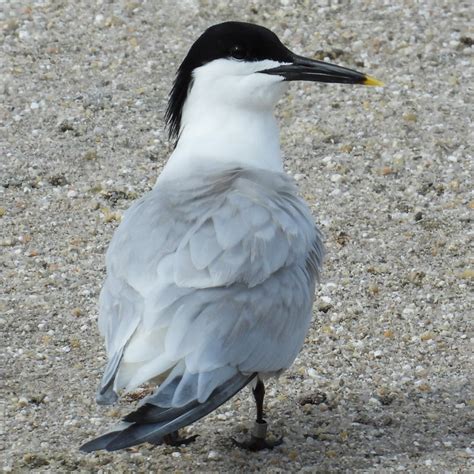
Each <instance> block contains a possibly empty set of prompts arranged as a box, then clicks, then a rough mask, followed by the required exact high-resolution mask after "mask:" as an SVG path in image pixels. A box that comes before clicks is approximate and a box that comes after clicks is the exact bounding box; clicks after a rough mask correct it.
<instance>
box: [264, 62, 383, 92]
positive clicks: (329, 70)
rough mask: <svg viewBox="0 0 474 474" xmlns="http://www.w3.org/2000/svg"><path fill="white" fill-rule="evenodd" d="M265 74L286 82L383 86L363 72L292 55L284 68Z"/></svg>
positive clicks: (268, 71)
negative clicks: (281, 78)
mask: <svg viewBox="0 0 474 474" xmlns="http://www.w3.org/2000/svg"><path fill="white" fill-rule="evenodd" d="M260 72H261V73H263V74H272V75H277V76H282V77H283V78H284V79H285V81H315V82H338V83H342V84H363V85H365V86H383V85H384V84H383V82H380V81H379V80H377V79H375V78H374V77H371V76H368V75H367V74H364V73H362V72H358V71H354V70H353V69H348V68H346V67H342V66H336V65H335V64H330V63H326V62H324V61H316V60H314V59H308V58H304V57H303V56H298V55H296V54H293V55H292V62H291V63H290V64H285V65H283V66H278V67H275V68H272V69H265V70H263V71H260Z"/></svg>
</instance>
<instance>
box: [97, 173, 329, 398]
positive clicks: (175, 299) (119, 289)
mask: <svg viewBox="0 0 474 474" xmlns="http://www.w3.org/2000/svg"><path fill="white" fill-rule="evenodd" d="M322 255H323V247H322V243H321V238H320V235H319V233H318V232H317V230H316V229H315V227H314V224H313V222H312V218H311V214H310V212H309V209H308V208H307V206H306V205H305V204H304V202H303V201H302V200H301V199H300V198H299V197H298V195H297V192H296V189H295V186H294V184H293V182H292V180H291V178H289V177H288V176H286V175H284V174H282V173H273V172H268V171H264V170H257V169H255V170H242V169H234V170H230V171H229V170H228V171H218V172H217V171H216V172H215V173H203V175H200V176H196V177H195V178H194V179H190V180H189V181H188V182H186V183H184V184H183V183H177V182H166V181H164V182H162V183H160V186H159V187H158V188H155V189H154V190H153V191H151V192H150V193H149V194H147V195H145V196H144V197H143V198H142V199H141V200H139V201H138V202H137V203H136V204H134V205H133V206H132V207H131V208H130V209H129V210H128V211H127V212H126V213H125V216H124V220H123V222H122V224H121V225H120V226H119V229H118V230H117V232H116V234H115V235H114V238H113V240H112V242H111V245H110V248H109V251H108V253H107V271H108V277H107V281H106V284H105V286H104V290H103V295H104V296H103V298H102V299H103V304H102V305H101V311H100V319H99V324H100V328H101V332H102V334H103V335H104V336H105V339H106V345H107V350H108V354H109V358H110V361H111V362H110V363H109V365H110V367H109V369H108V370H106V374H107V377H105V376H104V379H103V382H102V386H101V390H108V389H110V387H111V384H112V382H113V388H114V390H115V391H117V390H119V389H121V388H126V389H127V390H130V389H131V388H133V387H135V386H137V385H139V384H141V383H143V382H145V381H147V380H150V379H153V378H154V377H157V376H160V374H161V375H163V374H164V376H166V374H167V373H168V375H167V378H166V380H165V382H164V383H162V385H161V386H160V387H159V388H158V390H157V397H158V398H159V396H160V393H161V394H167V395H166V396H164V395H163V397H164V398H163V400H167V403H170V404H171V405H170V406H171V407H172V406H175V405H176V406H177V405H182V404H187V403H188V402H189V400H191V399H193V397H194V398H195V399H199V400H205V397H206V396H208V395H209V394H210V393H211V392H210V390H211V389H210V387H211V388H212V387H214V388H213V389H215V388H218V387H219V386H220V385H219V384H222V383H224V382H225V380H223V377H224V376H223V374H225V376H228V375H229V374H230V373H231V372H232V373H236V371H237V372H240V373H249V374H250V373H254V372H268V373H273V372H278V371H281V370H283V369H285V368H287V367H288V366H289V365H290V364H291V363H292V361H293V360H294V358H295V357H296V354H297V353H298V351H299V349H300V347H301V345H302V343H303V339H304V336H305V334H306V331H307V328H308V325H309V321H310V318H311V304H312V299H313V292H314V285H315V281H316V280H317V278H318V273H319V270H320V267H321V262H322ZM117 354H119V355H117ZM117 360H118V362H117ZM178 375H179V377H181V379H180V384H179V385H174V384H173V383H172V382H173V380H174V379H173V377H174V378H176V376H178ZM224 378H225V377H224ZM104 387H107V388H104Z"/></svg>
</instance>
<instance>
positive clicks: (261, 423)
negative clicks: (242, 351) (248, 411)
mask: <svg viewBox="0 0 474 474" xmlns="http://www.w3.org/2000/svg"><path fill="white" fill-rule="evenodd" d="M252 392H253V396H254V398H255V405H256V407H257V419H256V420H255V423H254V425H253V427H252V431H251V433H250V440H248V441H244V442H239V441H236V440H235V439H233V438H232V441H233V442H234V444H235V445H237V446H238V447H239V448H242V449H248V450H249V451H261V450H262V449H273V448H274V447H275V446H278V445H280V444H281V443H283V437H281V438H279V439H277V440H276V441H267V440H266V436H267V426H268V425H267V422H266V421H265V420H264V419H263V399H264V397H265V385H263V382H262V381H261V380H258V381H257V385H256V386H255V388H254V389H253V390H252Z"/></svg>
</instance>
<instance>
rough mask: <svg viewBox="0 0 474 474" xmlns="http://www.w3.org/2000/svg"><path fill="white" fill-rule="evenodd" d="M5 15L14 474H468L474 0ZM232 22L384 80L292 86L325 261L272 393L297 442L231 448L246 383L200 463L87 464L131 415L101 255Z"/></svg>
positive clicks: (298, 145)
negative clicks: (213, 30) (193, 65)
mask: <svg viewBox="0 0 474 474" xmlns="http://www.w3.org/2000/svg"><path fill="white" fill-rule="evenodd" d="M175 3H176V4H175ZM415 4H416V5H415ZM0 9H1V13H0V20H1V36H0V38H1V39H0V41H1V59H0V67H1V75H0V124H1V133H0V160H1V170H0V184H1V186H0V199H1V207H0V216H1V217H0V243H1V257H0V258H1V260H0V269H1V289H2V291H1V300H0V309H1V311H0V312H1V316H0V323H1V325H0V328H1V331H2V342H1V348H2V386H1V392H2V393H1V405H2V406H1V407H0V408H1V411H2V415H1V416H2V420H1V421H2V442H3V443H2V447H1V451H0V455H1V458H2V459H1V462H0V465H2V466H3V469H4V471H6V472H32V471H34V472H68V471H76V470H77V471H82V472H132V471H133V472H151V471H181V472H192V471H198V472H208V471H215V472H218V471H219V472H233V471H243V472H251V471H257V470H261V471H264V472H283V471H285V472H286V471H292V472H296V471H305V472H355V471H357V472H373V473H375V472H377V473H378V472H396V471H400V472H405V471H408V472H443V473H445V472H449V473H451V472H453V473H459V472H474V465H473V454H474V446H473V445H472V439H473V422H472V411H473V406H474V398H473V394H472V380H470V376H472V368H473V366H472V347H473V345H472V343H473V333H472V325H471V319H472V314H470V313H469V310H470V309H471V310H472V306H471V305H472V299H470V298H471V296H472V293H471V294H470V293H469V290H470V288H472V287H471V285H472V280H473V277H474V271H473V267H472V260H471V261H469V259H470V258H472V240H471V239H472V228H470V222H471V220H472V210H473V208H474V200H473V199H474V198H473V196H472V194H470V193H471V191H472V149H473V148H472V144H473V143H472V99H473V97H472V71H473V69H472V59H473V37H474V34H473V31H472V29H471V30H469V21H471V26H472V18H473V17H474V8H473V5H472V3H471V2H469V1H452V2H448V1H446V2H442V1H429V0H424V1H422V0H420V1H418V2H413V1H409V0H406V1H402V0H396V1H383V2H382V1H380V2H371V1H368V0H366V1H362V0H354V1H351V2H349V1H339V2H338V1H328V0H327V1H306V0H299V1H293V0H282V1H263V0H262V1H257V0H254V1H242V2H232V1H231V2H227V1H214V0H201V1H198V0H186V1H185V0H182V1H177V2H171V1H160V2H158V1H157V2H152V1H148V2H146V1H115V2H113V1H105V0H104V1H102V0H98V1H89V2H84V1H82V2H72V1H71V2H68V1H61V0H56V1H48V0H42V1H34V0H31V1H28V2H26V1H22V0H17V1H14V0H10V1H9V0H6V1H5V0H3V1H1V2H0ZM228 19H240V20H247V21H251V22H255V23H260V24H263V25H265V26H267V27H270V28H271V29H273V30H274V31H275V32H276V33H277V34H278V35H279V36H280V37H281V38H282V39H283V41H284V42H285V43H286V44H287V45H288V46H289V47H290V48H291V49H293V50H294V51H296V52H298V53H301V54H306V55H308V56H313V57H317V58H328V59H330V60H332V61H333V62H337V63H339V64H342V65H346V66H349V67H354V68H357V69H362V70H364V71H366V72H369V73H371V74H373V75H374V76H376V77H377V78H379V79H381V80H383V81H385V82H386V83H387V87H385V88H384V89H374V88H363V87H349V86H342V85H317V84H294V85H292V87H291V89H290V92H289V94H288V95H287V96H286V98H285V99H284V100H283V101H282V103H281V104H280V106H279V108H278V112H277V113H278V116H279V117H280V120H281V125H282V147H283V150H284V154H285V164H286V167H287V170H288V172H289V173H291V174H293V175H294V177H295V178H296V179H297V181H298V184H299V186H300V189H301V193H302V195H303V196H304V197H305V198H306V199H307V201H308V202H309V204H310V206H311V209H312V211H313V213H314V217H315V220H316V222H317V223H318V224H319V226H320V227H321V229H322V231H323V233H324V235H325V238H326V243H327V248H328V257H327V262H326V266H325V270H324V275H323V281H322V285H321V288H320V289H319V291H318V295H317V300H316V303H315V306H314V323H313V325H312V328H311V331H310V333H309V335H308V338H307V342H306V345H305V347H304V349H303V351H302V352H301V354H300V357H299V358H298V359H297V360H296V362H295V364H294V366H293V367H292V368H291V370H289V371H288V372H287V373H286V374H285V375H283V376H282V377H281V378H280V380H279V381H278V382H272V383H271V384H270V385H269V387H268V395H269V396H268V398H267V411H268V415H267V418H268V419H269V421H270V422H271V423H272V425H271V428H272V431H273V433H275V434H276V435H280V434H281V435H284V444H283V445H282V446H281V447H279V448H277V449H275V450H274V451H273V452H261V453H258V454H249V453H246V452H242V451H241V450H239V449H238V448H235V447H233V446H232V444H231V442H230V437H231V436H237V437H244V436H245V430H246V429H247V427H248V426H250V424H251V420H252V419H253V403H252V400H251V397H250V394H249V391H248V390H245V391H244V392H243V393H241V394H240V395H239V396H237V397H236V398H234V399H233V400H232V401H230V402H229V403H227V404H226V405H225V406H223V407H222V408H221V409H219V410H218V411H217V412H215V413H213V414H212V415H211V416H208V417H207V418H206V419H204V420H202V421H200V422H198V423H196V424H195V425H193V426H192V427H190V429H189V432H190V433H197V434H199V435H200V437H199V438H198V440H197V441H196V442H195V443H194V444H192V445H190V446H188V447H186V448H169V447H157V448H152V447H150V446H146V445H145V446H141V447H138V448H137V449H131V450H128V451H123V452H118V453H98V454H92V455H85V454H82V453H80V452H79V451H78V446H79V445H80V444H81V443H82V442H83V441H85V440H87V439H90V438H91V437H93V436H95V435H97V434H99V433H100V432H102V431H103V430H104V429H105V428H106V427H107V426H108V425H109V424H110V423H111V422H113V421H116V420H117V419H118V417H119V416H120V414H123V413H125V412H126V411H127V410H128V409H129V408H130V403H131V402H130V400H128V401H127V400H125V401H124V402H122V403H121V404H120V406H118V407H117V408H112V409H111V408H100V407H98V406H96V404H95V402H94V392H95V389H96V386H97V383H98V380H99V377H100V374H101V369H102V366H103V365H104V362H105V354H104V350H103V345H102V341H101V339H100V338H99V335H98V331H97V326H96V318H97V307H96V305H97V297H98V293H99V290H100V287H101V282H102V280H103V278H104V252H105V249H106V247H107V245H108V242H109V241H110V238H111V235H112V233H113V231H114V228H115V227H116V226H117V224H118V221H119V219H120V216H121V214H122V213H123V211H124V210H125V209H126V208H127V207H129V206H130V203H131V202H132V200H134V199H135V198H136V197H137V196H140V195H141V194H142V193H143V192H145V191H147V190H149V189H150V188H151V186H152V184H153V183H154V180H155V179H156V176H157V175H158V173H159V172H160V170H161V168H162V166H163V164H164V163H165V161H166V159H167V157H168V155H169V153H170V149H171V146H170V144H169V142H168V140H167V137H166V133H165V130H164V127H163V119H162V117H163V112H164V108H165V106H166V98H167V94H168V91H169V89H170V86H171V82H172V79H173V76H174V73H175V70H176V68H177V66H178V64H179V62H180V61H181V59H182V58H183V57H184V54H185V53H186V52H187V49H188V47H189V46H190V45H191V44H192V42H193V40H194V39H195V38H196V37H197V36H198V35H199V34H200V33H201V32H202V31H203V30H204V29H205V28H206V27H207V26H209V25H211V24H214V23H217V22H220V21H223V20H228ZM470 132H471V135H470ZM470 232H471V233H470ZM470 265H471V266H470ZM132 403H133V402H132Z"/></svg>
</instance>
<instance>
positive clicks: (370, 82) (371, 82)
mask: <svg viewBox="0 0 474 474" xmlns="http://www.w3.org/2000/svg"><path fill="white" fill-rule="evenodd" d="M363 84H364V86H374V87H383V86H384V85H385V84H384V83H383V82H382V81H379V80H378V79H375V77H372V76H365V79H364V82H363Z"/></svg>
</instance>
